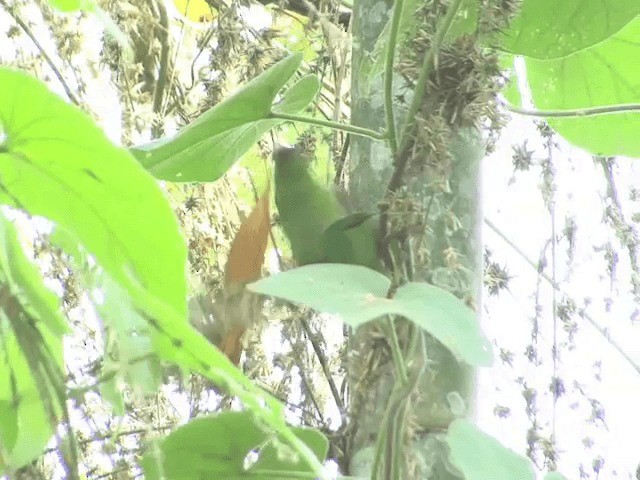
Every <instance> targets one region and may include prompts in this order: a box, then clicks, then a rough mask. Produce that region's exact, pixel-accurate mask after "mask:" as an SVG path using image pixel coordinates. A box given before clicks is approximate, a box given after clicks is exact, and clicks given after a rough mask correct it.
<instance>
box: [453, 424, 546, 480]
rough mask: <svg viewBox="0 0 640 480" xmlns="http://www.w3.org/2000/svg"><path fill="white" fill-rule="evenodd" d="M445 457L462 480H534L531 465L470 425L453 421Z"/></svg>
mask: <svg viewBox="0 0 640 480" xmlns="http://www.w3.org/2000/svg"><path fill="white" fill-rule="evenodd" d="M447 443H448V444H449V458H450V460H451V462H452V463H453V465H455V466H456V467H457V468H458V469H459V470H460V471H461V472H462V473H463V474H464V478H465V479H466V480H514V479H516V478H517V479H518V480H534V479H535V474H534V472H533V468H532V467H531V463H530V462H529V460H528V459H526V458H525V457H523V456H522V455H518V454H517V453H515V452H514V451H512V450H509V449H507V448H505V447H503V446H502V445H501V444H500V442H498V441H497V440H496V439H495V438H493V437H492V436H490V435H487V434H486V433H484V432H483V431H481V430H480V429H478V427H476V426H475V425H474V424H473V423H471V422H469V421H467V420H462V419H457V420H454V421H453V422H452V423H451V425H449V430H448V431H447Z"/></svg>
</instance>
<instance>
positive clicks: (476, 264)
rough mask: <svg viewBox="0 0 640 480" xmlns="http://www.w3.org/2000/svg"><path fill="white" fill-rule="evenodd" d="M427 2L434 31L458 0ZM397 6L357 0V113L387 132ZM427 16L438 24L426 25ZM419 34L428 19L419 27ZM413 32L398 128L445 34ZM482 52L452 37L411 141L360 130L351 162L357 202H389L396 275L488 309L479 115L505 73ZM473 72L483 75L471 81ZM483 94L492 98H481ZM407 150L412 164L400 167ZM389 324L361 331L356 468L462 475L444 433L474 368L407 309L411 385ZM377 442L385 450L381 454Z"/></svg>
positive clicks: (468, 393)
mask: <svg viewBox="0 0 640 480" xmlns="http://www.w3.org/2000/svg"><path fill="white" fill-rule="evenodd" d="M426 3H430V4H432V5H431V6H430V7H426V6H425V5H417V4H416V3H415V2H412V3H411V5H407V6H405V8H415V9H417V10H419V11H420V13H417V14H416V15H417V18H422V17H420V15H423V16H424V18H425V24H424V25H420V26H421V27H422V28H424V29H427V30H428V29H431V28H432V27H433V26H439V25H442V22H443V17H444V16H445V13H444V12H446V8H447V6H448V5H449V4H450V3H455V2H447V1H441V2H426ZM434 4H435V5H436V7H434V6H433V5H434ZM438 4H439V5H438ZM427 8H433V9H436V10H437V11H438V12H439V13H434V12H429V11H428V10H427ZM392 12H393V6H392V7H390V8H389V9H387V7H386V6H385V3H383V2H377V3H374V4H372V3H371V2H367V1H356V2H355V4H354V10H353V19H352V21H353V24H352V26H353V45H354V48H353V52H352V64H353V68H352V89H351V114H352V122H353V123H354V124H355V125H358V126H362V127H367V128H370V129H373V130H378V131H382V130H384V129H385V125H386V123H385V110H384V104H385V103H384V93H383V91H384V74H383V72H380V73H376V67H375V62H376V61H377V60H376V58H378V57H379V56H380V55H384V53H381V52H380V48H379V47H378V48H376V42H379V40H378V38H379V37H380V36H381V35H382V36H388V35H389V28H384V27H385V25H387V23H388V22H389V19H390V18H391V17H392ZM430 13H431V15H432V16H433V18H431V17H429V14H430ZM419 21H420V22H421V21H422V20H419ZM428 21H433V25H427V24H426V22H428ZM493 26H494V25H492V27H493ZM433 31H434V32H435V29H434V30H433ZM420 34H421V29H418V33H417V34H416V36H419V35H420ZM404 42H405V45H402V46H400V45H399V46H398V49H397V53H396V68H394V69H393V71H394V91H393V97H394V109H395V118H396V122H395V123H396V129H397V130H398V132H400V131H401V129H402V128H403V127H404V125H405V121H406V117H407V106H408V105H409V104H410V102H411V99H412V98H413V92H412V91H411V89H412V88H413V87H414V86H415V83H416V82H415V78H412V77H415V74H412V72H413V71H417V70H419V69H420V68H422V62H423V60H424V58H425V56H426V55H427V53H426V52H427V51H428V49H429V47H430V44H431V42H433V43H435V40H433V33H432V34H431V37H430V38H423V39H419V38H418V39H416V38H414V39H406V40H405V41H404ZM420 42H422V43H420ZM412 53H413V57H415V59H412ZM483 55H485V54H484V53H482V51H481V50H480V49H479V48H478V46H477V37H476V36H475V35H474V36H473V37H472V36H467V37H460V38H458V39H457V40H455V41H454V42H452V43H451V44H449V45H445V46H443V47H441V48H440V49H439V50H438V57H437V58H438V62H437V64H438V68H437V69H436V67H435V66H433V68H432V73H431V75H430V77H429V78H430V79H431V81H430V82H429V83H428V87H427V88H426V95H425V96H424V99H425V100H424V101H423V102H422V105H421V106H420V109H419V111H418V113H417V115H415V116H414V117H413V118H412V120H413V119H415V123H416V125H417V128H416V129H414V131H413V135H412V137H411V139H410V140H408V143H407V145H408V147H407V148H405V149H404V151H400V152H399V155H398V157H396V161H395V162H394V159H393V158H392V154H391V151H390V149H389V148H388V145H387V144H386V143H384V142H380V141H375V140H371V139H369V138H365V137H352V138H351V163H350V165H348V166H347V167H345V171H346V172H348V183H349V187H350V194H351V196H352V198H353V202H354V204H355V205H357V208H358V210H364V211H375V210H377V209H378V208H379V207H378V205H382V210H383V211H386V213H385V214H383V215H382V216H383V221H382V222H383V223H384V222H385V219H386V225H387V227H386V231H385V228H382V230H383V232H384V233H385V238H383V239H382V244H383V246H385V245H389V246H390V252H391V253H390V254H389V255H388V258H387V266H388V267H389V266H391V265H392V266H393V267H392V268H393V272H394V273H393V278H392V280H393V281H394V284H395V285H398V284H402V283H404V282H407V281H418V282H428V283H431V284H434V285H436V286H438V287H441V288H444V289H446V290H448V291H449V292H451V293H453V294H454V295H456V296H457V297H458V298H461V299H463V300H464V301H465V302H466V303H467V305H469V306H470V307H471V308H474V309H475V310H476V311H477V312H479V311H480V310H481V309H480V293H481V285H482V258H481V251H482V244H481V241H480V235H479V232H480V220H481V212H480V175H479V174H480V165H479V163H480V160H481V159H482V157H483V156H484V153H485V141H484V140H483V138H482V135H481V134H480V133H479V131H478V129H477V128H476V125H480V124H481V121H483V120H485V119H486V118H487V117H488V118H489V119H490V120H491V121H494V123H495V120H496V118H497V117H496V114H495V110H493V107H492V105H491V102H490V100H491V98H492V94H493V92H494V91H495V89H497V85H496V78H497V73H498V72H499V69H498V67H497V63H496V64H495V65H494V64H493V63H490V62H494V61H495V59H494V58H492V57H483ZM411 62H414V63H415V68H412V67H411V65H412V63H411ZM483 62H485V63H483ZM486 62H489V63H488V65H489V66H490V67H495V69H493V70H492V68H488V69H487V70H486V71H483V72H481V73H479V66H480V65H483V66H484V67H486V65H487V63H486ZM402 65H404V67H402ZM378 70H379V68H378ZM398 72H399V73H398ZM470 80H473V81H475V82H476V83H474V84H472V85H470V83H471V81H470ZM474 89H475V90H474ZM470 90H473V92H470ZM403 99H404V103H401V101H402V100H403ZM467 99H469V100H468V101H466V100H467ZM480 102H484V104H485V107H486V108H485V109H482V108H479V106H480ZM398 135H399V133H398ZM401 156H403V157H404V160H406V164H405V165H404V166H401V167H398V165H400V164H402V162H399V161H397V159H398V158H400V157H401ZM398 168H400V169H403V171H402V175H401V176H400V177H399V178H400V179H401V181H400V182H399V183H397V182H396V180H395V179H394V180H392V177H393V175H394V170H396V169H398ZM394 182H395V183H394ZM390 187H391V188H390ZM381 201H382V202H383V203H382V204H380V203H379V202H381ZM387 325H388V323H385V321H379V322H373V323H371V324H367V325H365V326H363V327H361V328H360V329H358V330H357V331H356V332H353V334H352V336H351V339H350V347H349V350H350V351H349V357H348V358H349V378H350V385H351V391H350V404H351V432H350V438H349V440H350V443H349V448H348V463H349V467H348V468H349V474H350V475H354V476H358V477H364V478H385V479H386V478H407V479H409V478H416V479H417V478H420V479H438V480H444V479H456V478H460V476H459V475H458V474H457V473H456V470H455V468H453V467H452V466H451V465H450V464H449V463H448V460H447V448H446V445H445V444H444V434H445V433H446V430H447V427H448V425H449V424H450V422H451V421H452V420H453V419H455V418H456V417H459V416H469V415H471V414H472V410H473V403H474V393H473V390H474V374H473V370H472V369H471V368H470V367H468V366H466V365H463V364H461V363H459V362H458V361H457V360H456V359H455V358H454V357H453V356H452V355H451V353H450V352H449V350H448V349H446V348H445V347H444V346H443V345H442V344H440V343H439V342H438V341H436V340H435V339H433V338H432V337H431V336H429V335H428V334H426V333H423V332H422V331H421V330H420V331H416V332H414V329H416V328H417V327H414V326H413V325H412V324H410V323H409V322H407V321H406V320H404V319H396V320H395V321H394V325H395V330H396V332H397V336H398V340H399V344H400V347H401V349H402V351H403V355H404V357H405V363H406V365H407V367H408V373H409V375H408V376H409V378H410V379H411V381H410V382H409V383H410V384H409V385H405V386H404V387H402V388H399V387H398V385H399V379H398V378H397V377H398V374H397V373H396V371H397V370H396V368H395V366H394V362H393V360H392V355H391V354H390V353H389V350H390V349H389V343H388V341H387V339H389V338H390V335H389V330H388V327H387ZM379 435H382V436H386V439H387V440H386V443H379V442H378V436H379ZM377 450H380V454H381V458H382V460H379V461H378V462H376V460H375V458H376V456H377V453H376V452H377Z"/></svg>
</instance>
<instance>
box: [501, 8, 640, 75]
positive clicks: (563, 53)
mask: <svg viewBox="0 0 640 480" xmlns="http://www.w3.org/2000/svg"><path fill="white" fill-rule="evenodd" d="M638 14H640V2H638V0H562V2H558V1H557V0H524V1H523V2H522V5H521V7H520V11H519V13H518V15H517V16H516V18H514V20H513V21H512V22H511V24H510V25H509V28H508V29H507V30H505V31H503V32H501V33H500V34H499V35H498V36H497V37H496V39H495V40H496V42H497V47H498V48H501V49H503V50H504V51H507V52H510V53H513V54H516V55H525V56H527V57H530V58H537V59H540V60H547V59H552V58H561V57H567V56H568V55H571V54H573V53H576V52H579V51H581V50H585V49H587V48H590V47H593V46H594V45H596V44H598V43H600V42H602V41H603V40H606V39H608V38H609V37H611V36H612V35H613V34H615V33H617V32H618V31H619V30H621V29H622V28H623V27H624V26H625V25H627V24H628V23H629V22H631V21H632V20H633V19H634V18H635V17H636V16H637V15H638ZM496 42H494V43H493V45H494V46H496V45H495V43H496ZM589 71H590V70H588V69H585V70H584V72H589ZM584 72H583V73H582V75H584V74H585V73H584Z"/></svg>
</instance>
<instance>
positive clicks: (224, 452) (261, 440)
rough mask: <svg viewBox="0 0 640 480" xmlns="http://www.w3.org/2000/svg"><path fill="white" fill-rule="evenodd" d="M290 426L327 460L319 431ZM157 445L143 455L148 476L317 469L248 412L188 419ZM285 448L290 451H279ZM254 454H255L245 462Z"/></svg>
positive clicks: (186, 478) (185, 479)
mask: <svg viewBox="0 0 640 480" xmlns="http://www.w3.org/2000/svg"><path fill="white" fill-rule="evenodd" d="M292 430H293V431H294V433H295V435H296V436H297V437H298V438H299V439H300V440H302V441H303V442H304V443H305V444H306V445H307V446H308V447H309V448H310V449H311V451H312V452H313V453H314V455H315V456H316V457H317V459H318V461H320V462H322V461H323V460H324V459H325V458H326V454H327V450H328V442H327V440H326V438H324V436H323V435H322V434H320V433H319V432H318V431H316V430H313V429H306V428H295V427H294V428H292ZM159 447H160V448H159V451H154V449H153V448H151V449H149V452H148V453H146V454H145V455H144V457H143V459H142V466H143V468H144V471H145V478H147V479H159V478H180V479H182V480H191V479H193V480H199V479H201V478H225V479H238V480H240V479H243V478H289V477H290V476H292V475H293V476H299V475H303V474H304V475H305V478H306V476H308V475H310V474H313V473H315V472H314V470H313V469H312V468H310V466H308V465H306V464H305V463H304V461H302V460H301V459H300V458H299V457H298V456H297V455H295V454H293V452H292V451H290V450H289V447H287V446H285V445H282V444H275V443H274V439H273V437H272V436H271V435H269V434H268V433H267V432H265V431H264V430H263V428H262V426H261V424H260V423H259V422H257V421H256V418H255V416H254V415H252V414H250V413H249V412H225V413H221V414H218V415H215V416H211V417H205V418H198V419H196V420H192V421H191V422H189V423H188V424H186V425H184V426H182V427H180V428H178V429H177V430H176V431H174V432H172V433H171V434H170V435H169V436H168V437H166V438H165V439H163V440H162V441H161V442H160V445H159ZM287 450H289V455H282V453H283V452H287ZM252 452H253V454H255V455H256V457H257V458H254V459H253V461H251V460H250V459H249V461H247V460H248V458H247V457H248V455H249V454H250V453H252ZM263 472H264V473H263ZM161 473H162V474H161Z"/></svg>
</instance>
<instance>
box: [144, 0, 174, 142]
mask: <svg viewBox="0 0 640 480" xmlns="http://www.w3.org/2000/svg"><path fill="white" fill-rule="evenodd" d="M148 1H149V6H150V7H151V8H152V9H153V7H154V3H155V2H153V0H148ZM155 6H157V8H158V13H159V14H160V33H159V34H158V39H159V40H160V45H161V50H160V67H159V69H158V80H157V81H156V86H155V89H154V91H153V112H154V113H155V114H156V115H157V117H156V118H155V119H154V125H153V127H152V136H153V138H157V137H159V136H160V116H161V115H162V105H163V103H164V91H165V87H166V85H167V70H168V68H169V40H168V39H169V18H168V17H167V9H166V7H165V6H164V3H163V2H157V3H155Z"/></svg>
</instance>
